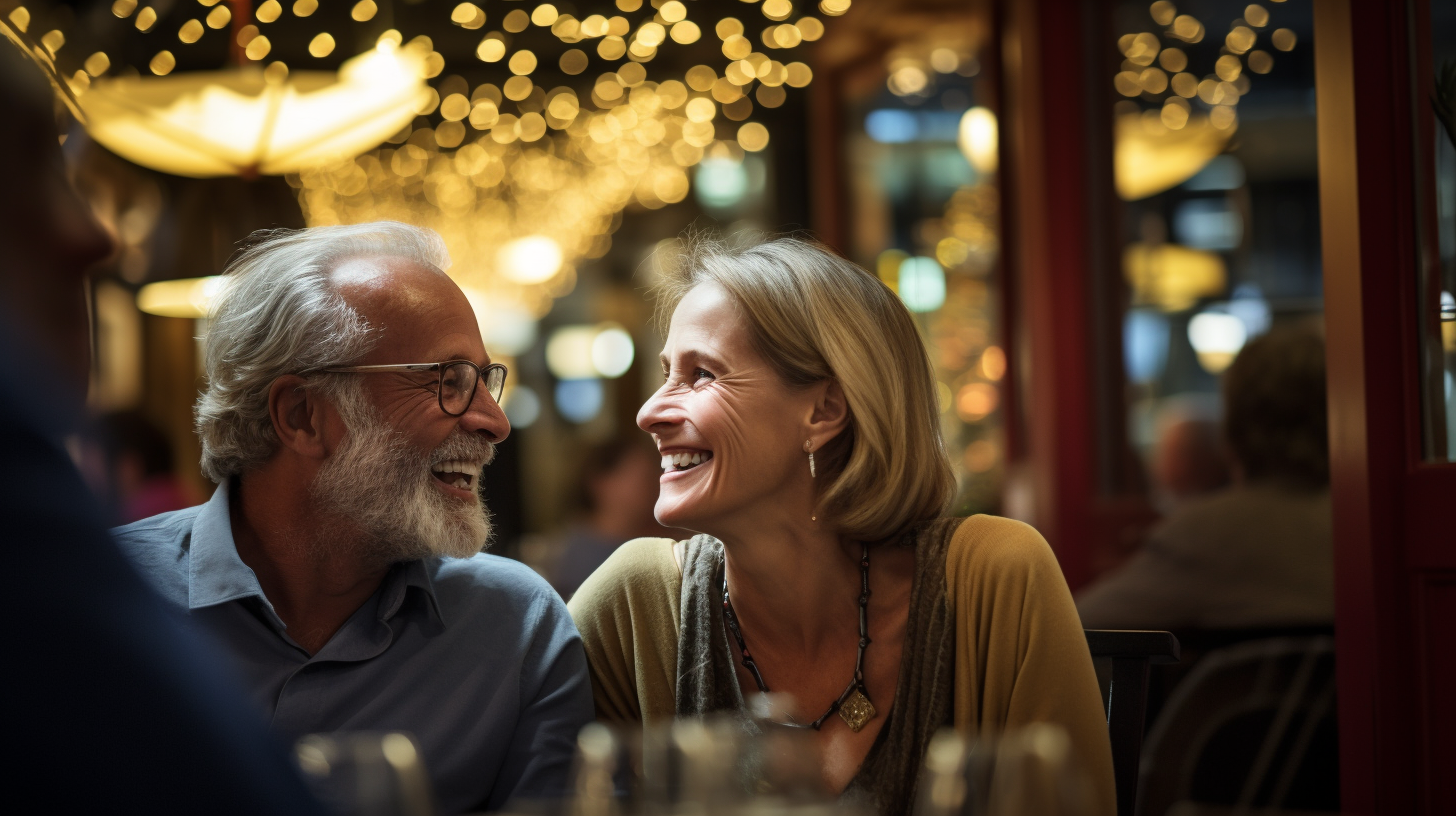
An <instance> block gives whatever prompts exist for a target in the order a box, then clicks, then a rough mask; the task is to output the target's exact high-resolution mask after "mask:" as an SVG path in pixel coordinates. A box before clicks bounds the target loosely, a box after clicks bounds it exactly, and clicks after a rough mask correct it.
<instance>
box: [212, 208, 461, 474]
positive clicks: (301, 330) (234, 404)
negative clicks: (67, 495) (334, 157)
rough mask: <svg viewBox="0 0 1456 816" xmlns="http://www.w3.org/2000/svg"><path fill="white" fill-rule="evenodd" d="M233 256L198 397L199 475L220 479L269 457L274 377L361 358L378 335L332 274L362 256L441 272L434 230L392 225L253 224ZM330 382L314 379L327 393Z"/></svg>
mask: <svg viewBox="0 0 1456 816" xmlns="http://www.w3.org/2000/svg"><path fill="white" fill-rule="evenodd" d="M249 240H250V244H249V246H248V247H247V248H246V249H244V250H243V251H242V252H241V253H239V254H238V255H237V257H235V258H234V259H233V260H232V262H231V263H230V264H228V268H227V270H226V271H225V272H224V273H223V274H224V275H225V276H226V278H225V279H226V281H227V283H226V285H225V286H224V288H223V292H222V294H221V296H220V297H219V298H218V299H217V302H216V304H215V305H214V307H213V309H212V313H211V314H210V317H211V325H210V327H209V328H208V331H207V336H206V351H205V353H204V355H205V361H206V367H207V388H206V390H205V391H203V392H202V396H201V397H199V398H198V400H197V419H196V427H197V435H198V436H199V437H200V438H201V440H202V472H203V474H205V475H206V476H207V478H209V479H211V480H213V481H214V482H217V483H219V484H220V483H222V482H223V481H224V480H226V479H227V478H228V477H230V476H235V475H238V474H242V473H245V472H246V471H248V470H250V469H251V468H254V467H256V466H257V465H259V464H261V463H262V462H263V461H265V460H266V459H267V458H268V457H269V456H271V455H272V453H273V450H274V448H275V447H276V446H277V444H278V436H277V434H276V433H274V431H273V421H272V418H271V417H270V416H269V411H268V390H269V388H270V387H271V386H272V384H273V381H274V380H276V379H278V378H279V377H281V376H284V375H286V374H297V373H301V372H305V371H311V370H316V369H319V368H325V367H327V366H333V365H346V364H349V363H352V362H354V361H355V360H358V359H359V358H360V357H363V356H364V355H365V354H367V353H368V352H369V350H370V349H371V348H373V346H374V343H375V342H376V341H377V340H378V335H379V328H378V327H374V326H370V325H369V323H368V322H367V321H366V320H364V318H363V317H362V316H360V315H359V313H358V312H357V311H356V310H355V309H354V308H353V307H352V306H350V305H349V304H348V303H347V302H345V300H344V298H343V297H342V296H341V295H340V294H339V293H338V291H337V289H336V288H335V286H334V284H333V282H332V281H331V280H330V274H331V273H332V272H333V271H334V269H336V268H337V267H338V266H339V265H340V264H342V263H343V262H345V261H348V260H351V259H354V258H361V257H383V258H404V259H407V260H410V261H414V262H416V263H419V264H422V265H426V266H431V267H435V268H437V269H441V270H443V269H446V268H448V267H449V266H450V255H449V252H448V251H447V250H446V248H445V242H444V241H443V240H442V239H441V238H440V236H439V235H437V234H435V233H434V232H432V231H430V230H427V229H421V228H419V227H414V226H410V225H408V224H401V223H399V222H395V221H378V222H374V223H370V224H356V225H352V226H335V227H312V228H310V229H302V230H260V231H258V232H255V233H253V235H252V236H250V239H249ZM332 379H333V378H318V381H317V382H315V383H312V384H313V385H315V386H316V387H320V388H323V389H328V388H330V387H331V380H332Z"/></svg>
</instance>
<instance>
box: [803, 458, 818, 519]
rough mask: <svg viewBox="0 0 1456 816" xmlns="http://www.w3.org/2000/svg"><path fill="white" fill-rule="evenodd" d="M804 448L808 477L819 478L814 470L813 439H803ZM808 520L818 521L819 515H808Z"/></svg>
mask: <svg viewBox="0 0 1456 816" xmlns="http://www.w3.org/2000/svg"><path fill="white" fill-rule="evenodd" d="M804 450H805V451H806V452H807V453H808V454H809V478H810V479H817V478H819V474H818V473H815V472H814V440H812V439H805V440H804ZM809 520H810V521H818V520H819V517H818V516H809Z"/></svg>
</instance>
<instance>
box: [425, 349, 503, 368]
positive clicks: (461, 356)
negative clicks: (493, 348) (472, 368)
mask: <svg viewBox="0 0 1456 816" xmlns="http://www.w3.org/2000/svg"><path fill="white" fill-rule="evenodd" d="M454 360H468V361H470V362H472V363H475V364H476V365H478V366H480V367H481V368H485V367H486V366H488V365H490V364H491V363H492V362H494V361H493V360H491V358H490V352H488V351H487V352H486V353H485V362H483V363H482V362H480V361H478V360H476V359H475V358H474V357H472V356H470V355H469V354H466V353H463V352H462V353H458V354H447V355H445V356H444V357H441V358H440V359H438V360H436V361H435V362H439V363H448V362H451V361H454Z"/></svg>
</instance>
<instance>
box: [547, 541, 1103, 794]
mask: <svg viewBox="0 0 1456 816" xmlns="http://www.w3.org/2000/svg"><path fill="white" fill-rule="evenodd" d="M672 547H673V542H672V540H671V539H666V538H641V539H636V540H633V541H629V542H627V543H626V544H624V545H622V547H621V548H619V549H618V550H617V551H616V552H615V553H614V554H613V555H612V556H611V558H609V559H608V560H607V562H606V563H605V564H603V565H602V566H601V568H600V569H598V570H597V571H596V572H595V573H594V574H593V575H592V576H591V577H590V578H588V579H587V581H586V583H584V584H582V586H581V588H580V589H579V590H578V591H577V593H576V595H574V596H573V597H572V599H571V601H570V603H569V604H568V605H567V606H568V608H569V609H570V610H571V616H572V618H573V619H575V621H576V626H577V629H579V630H580V631H581V637H582V642H583V643H584V644H585V646H586V653H587V659H588V662H589V663H590V664H591V679H592V691H593V694H594V696H595V699H596V708H597V717H598V719H601V720H604V721H608V722H623V721H627V722H630V721H642V722H645V723H656V722H663V721H667V720H671V719H672V718H673V716H674V715H675V713H676V700H675V693H676V688H677V678H676V673H677V645H678V632H679V614H678V613H679V609H678V607H679V598H680V595H681V588H682V576H681V573H680V572H679V568H678V566H677V562H676V561H675V560H674V558H673V554H672ZM945 576H946V601H947V604H948V606H949V609H950V612H951V616H952V618H953V620H954V622H955V647H956V648H955V655H956V657H955V703H954V718H955V725H956V728H957V730H959V731H960V732H961V733H962V734H978V735H987V736H989V735H995V734H998V733H1000V732H1003V731H1006V730H1008V729H1014V728H1017V727H1019V726H1022V725H1026V724H1028V723H1034V722H1049V723H1055V724H1057V725H1060V726H1062V727H1063V728H1065V729H1066V730H1067V733H1068V735H1070V737H1071V741H1072V746H1073V749H1074V750H1075V752H1076V755H1077V757H1078V760H1079V761H1080V762H1081V763H1082V766H1083V767H1084V768H1085V769H1086V770H1087V771H1088V772H1089V773H1090V775H1091V777H1092V780H1093V782H1094V784H1095V785H1096V789H1097V802H1098V803H1099V811H1098V812H1099V813H1101V814H1106V816H1111V814H1114V813H1115V812H1116V809H1117V808H1116V791H1115V788H1114V785H1113V776H1112V747H1111V744H1110V743H1109V741H1108V735H1107V720H1106V715H1105V713H1104V711H1103V708H1102V697H1101V694H1100V693H1099V692H1098V689H1097V678H1096V674H1095V672H1094V671H1093V668H1092V658H1091V655H1090V653H1089V652H1088V651H1087V641H1086V637H1085V635H1084V634H1083V632H1082V624H1081V621H1080V619H1079V618H1078V617H1077V609H1076V607H1075V606H1074V605H1073V603H1072V595H1071V592H1070V591H1069V590H1068V589H1067V583H1066V580H1065V579H1064V578H1063V577H1062V571H1061V568H1060V567H1059V566H1058V564H1057V560H1056V556H1055V555H1053V554H1052V551H1051V548H1050V547H1049V546H1047V543H1046V541H1045V540H1044V539H1043V538H1042V537H1041V535H1040V534H1039V533H1037V531H1036V530H1035V529H1033V528H1031V527H1030V526H1028V525H1025V524H1022V523H1021V522H1018V521H1012V520H1010V519H1005V518H999V517H996V516H972V517H970V518H967V519H966V520H965V521H964V522H962V523H961V524H960V526H959V527H958V528H957V529H956V532H955V534H954V537H953V538H952V541H951V544H950V547H949V548H948V549H947V552H946V564H945Z"/></svg>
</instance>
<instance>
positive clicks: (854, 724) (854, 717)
mask: <svg viewBox="0 0 1456 816" xmlns="http://www.w3.org/2000/svg"><path fill="white" fill-rule="evenodd" d="M877 713H879V712H877V711H875V704H874V703H872V702H870V698H868V697H866V696H864V694H863V693H862V692H860V690H859V689H855V691H854V693H853V694H851V695H849V699H848V700H845V701H844V705H842V706H840V707H839V716H840V717H842V718H844V724H845V725H847V726H849V730H851V731H853V732H855V733H856V734H857V733H859V730H860V729H861V728H864V727H865V724H866V723H868V722H869V721H870V720H873V719H874V718H875V714H877Z"/></svg>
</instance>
